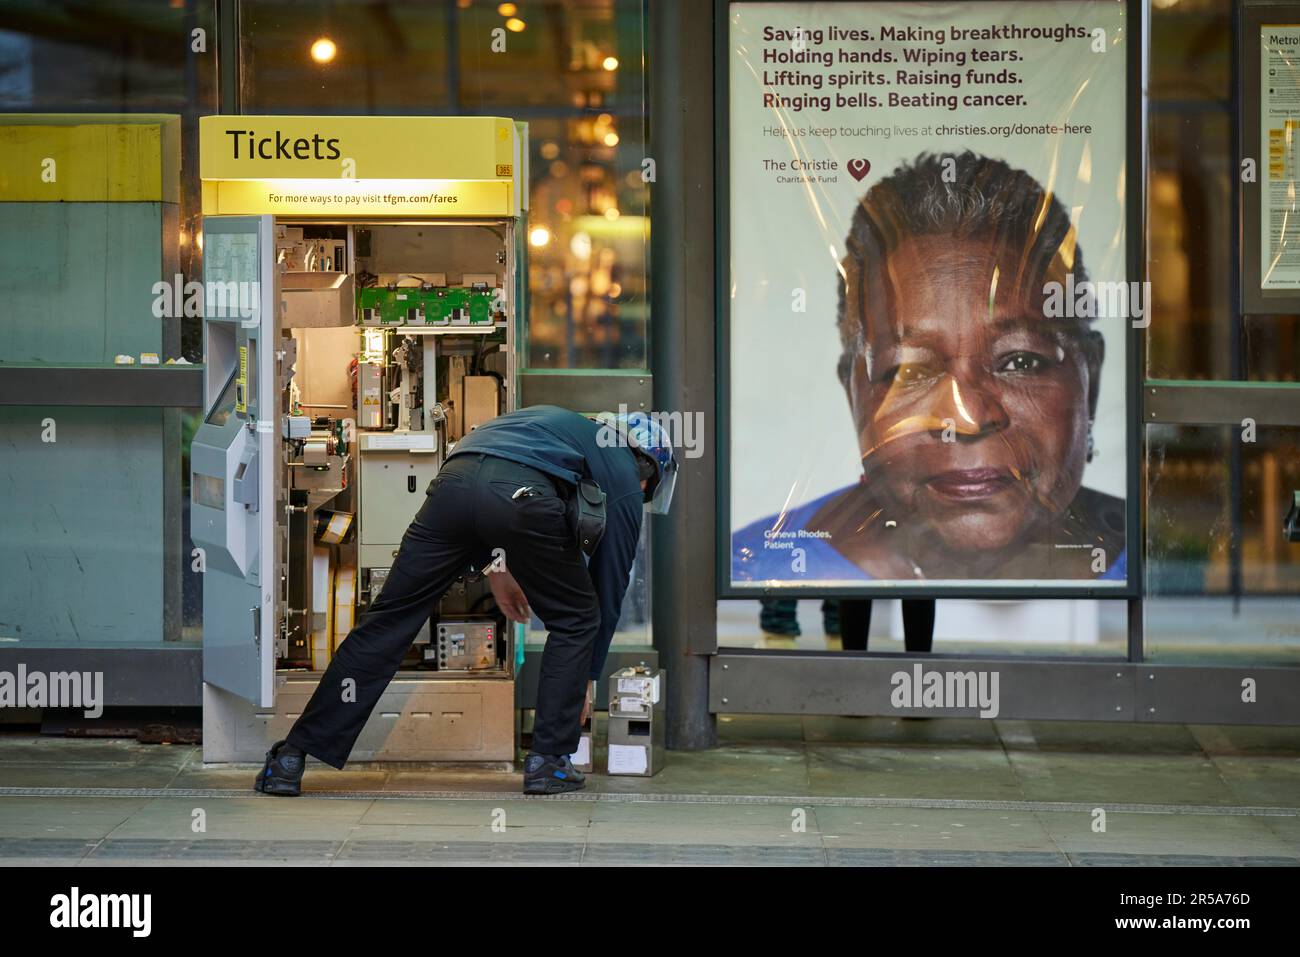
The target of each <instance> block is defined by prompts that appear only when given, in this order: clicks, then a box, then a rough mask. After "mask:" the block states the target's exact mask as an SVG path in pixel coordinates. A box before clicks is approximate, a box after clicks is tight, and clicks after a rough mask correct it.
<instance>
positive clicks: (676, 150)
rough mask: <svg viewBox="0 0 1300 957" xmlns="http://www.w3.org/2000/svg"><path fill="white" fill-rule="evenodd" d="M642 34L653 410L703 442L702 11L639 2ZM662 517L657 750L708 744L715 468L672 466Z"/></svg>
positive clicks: (708, 257)
mask: <svg viewBox="0 0 1300 957" xmlns="http://www.w3.org/2000/svg"><path fill="white" fill-rule="evenodd" d="M647 7H648V14H647V16H648V19H649V29H648V31H647V33H648V47H649V54H648V60H649V66H648V69H647V76H648V77H649V81H648V83H649V94H650V110H649V112H650V137H649V143H650V150H649V153H650V156H651V158H653V159H654V161H655V169H656V174H655V181H654V182H652V183H651V185H650V198H651V221H652V222H653V224H654V227H653V229H652V230H651V257H650V274H651V276H652V277H653V282H652V283H651V293H650V296H651V316H652V323H651V328H650V343H651V369H652V370H653V372H654V405H655V409H656V410H659V411H670V412H676V411H681V412H682V413H683V414H684V415H692V414H693V413H695V412H702V413H703V416H704V422H705V427H706V429H707V432H706V436H707V437H709V438H712V437H713V436H715V435H716V434H717V433H716V432H715V431H714V426H715V422H716V419H717V415H716V397H715V391H714V389H715V374H714V349H715V341H714V340H715V337H714V329H715V326H716V323H715V315H714V305H713V303H714V281H715V280H714V243H715V241H716V240H715V232H714V214H713V210H714V203H713V149H712V144H713V133H714V130H713V122H714V96H713V71H712V69H708V68H707V67H708V65H710V64H712V63H713V30H714V24H713V9H712V5H711V4H705V3H699V2H698V0H694V2H687V0H655V2H654V3H651V4H647ZM681 469H682V470H681V475H680V478H679V479H678V487H677V494H676V496H675V497H674V500H673V505H672V511H671V513H670V514H669V515H667V516H664V517H661V518H656V519H654V520H653V524H652V527H653V529H654V531H653V534H654V537H655V538H654V548H653V550H652V551H653V554H654V559H653V578H652V581H653V586H652V591H653V606H654V640H655V646H656V647H657V648H658V650H659V656H660V661H661V663H662V664H663V667H664V668H665V669H666V670H667V672H668V676H667V685H668V728H667V732H668V734H667V743H668V747H669V748H674V749H678V750H693V749H699V748H707V747H712V746H713V745H714V744H715V743H716V742H717V728H716V726H715V722H714V717H713V715H711V714H710V713H709V655H710V654H711V653H712V652H713V651H714V650H716V648H717V600H716V597H715V596H716V594H717V592H716V582H715V553H714V550H715V543H714V536H715V533H716V532H715V523H716V514H715V508H714V501H715V497H714V496H715V485H716V481H717V470H716V461H715V459H714V457H713V455H712V454H707V453H706V454H705V455H703V456H701V457H699V458H694V459H685V458H684V459H682V460H681Z"/></svg>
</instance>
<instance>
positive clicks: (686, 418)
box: [596, 402, 704, 459]
mask: <svg viewBox="0 0 1300 957" xmlns="http://www.w3.org/2000/svg"><path fill="white" fill-rule="evenodd" d="M630 412H631V410H630V409H628V407H627V404H626V403H623V402H620V403H619V405H618V416H619V418H623V417H625V416H627V415H629V414H630ZM645 417H646V418H647V419H649V420H650V421H652V422H653V423H655V425H657V426H659V428H661V429H662V430H663V431H664V434H665V435H667V436H668V441H670V442H672V444H673V452H674V453H675V454H677V455H678V456H679V457H680V458H687V459H698V458H699V457H700V456H702V455H703V454H704V413H703V412H647V413H645ZM596 444H597V445H599V446H600V447H601V448H602V449H613V448H627V446H628V440H627V436H626V435H624V434H623V433H622V432H621V431H619V430H618V429H616V428H613V427H611V426H610V425H609V424H608V423H605V425H604V427H603V428H601V430H600V431H599V432H597V433H596Z"/></svg>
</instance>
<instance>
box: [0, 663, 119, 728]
mask: <svg viewBox="0 0 1300 957" xmlns="http://www.w3.org/2000/svg"><path fill="white" fill-rule="evenodd" d="M0 708H80V709H81V710H82V714H84V715H85V716H86V717H87V718H98V717H99V716H100V715H102V714H103V713H104V672H102V671H48V672H46V671H28V670H27V665H25V664H23V663H21V662H20V663H19V665H18V670H17V672H13V671H0Z"/></svg>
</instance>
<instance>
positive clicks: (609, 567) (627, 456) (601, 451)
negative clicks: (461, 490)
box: [449, 405, 644, 681]
mask: <svg viewBox="0 0 1300 957" xmlns="http://www.w3.org/2000/svg"><path fill="white" fill-rule="evenodd" d="M602 428H603V426H602V425H601V424H600V423H598V422H593V421H592V420H591V419H589V418H587V417H586V416H584V415H579V414H578V413H577V412H571V411H569V410H568V409H562V408H560V407H559V406H554V405H534V406H529V407H528V408H526V409H519V410H518V411H515V412H509V413H507V414H505V415H500V416H497V417H496V418H495V419H491V420H489V421H487V422H484V423H483V424H482V425H480V426H479V427H478V428H477V429H475V430H474V431H473V432H471V433H470V434H469V435H467V436H465V437H464V438H463V439H461V440H460V441H459V442H458V443H456V448H455V449H454V450H453V451H452V453H451V456H455V455H459V454H460V453H461V452H478V453H481V454H483V455H492V456H495V457H496V458H502V459H509V460H510V461H511V462H519V463H520V464H522V465H528V466H531V467H532V468H535V469H537V470H538V471H540V472H545V473H546V474H547V475H552V476H554V477H556V478H558V479H560V480H562V481H565V482H568V483H569V484H570V485H576V484H577V482H578V480H579V479H581V478H589V479H592V480H593V481H594V482H595V483H596V484H597V485H599V486H600V487H601V488H602V489H603V490H604V492H605V496H606V500H605V535H604V537H603V538H601V540H600V544H599V545H597V546H596V551H595V552H594V553H593V554H592V556H591V558H590V560H589V561H588V562H587V571H588V573H590V575H591V582H592V584H593V585H594V586H595V588H596V600H597V602H598V603H599V605H600V630H599V631H597V632H596V644H595V648H594V650H593V653H592V657H591V680H592V681H598V680H600V677H601V672H602V670H603V669H604V667H605V658H606V656H607V655H608V654H609V643H610V641H611V639H613V637H614V629H615V627H616V626H617V625H618V616H619V612H620V610H621V609H622V607H623V594H624V593H625V592H626V591H627V585H628V579H629V578H630V577H631V574H632V562H633V561H635V559H636V546H637V540H638V539H639V538H640V536H641V511H642V505H643V499H644V495H643V493H642V491H641V478H640V476H639V475H638V474H637V468H636V460H635V459H633V457H632V454H631V452H630V451H629V450H628V449H626V448H623V447H618V446H614V447H609V448H603V447H601V446H600V445H599V444H597V441H596V435H597V433H599V432H600V430H601V429H602ZM451 456H449V458H450V457H451Z"/></svg>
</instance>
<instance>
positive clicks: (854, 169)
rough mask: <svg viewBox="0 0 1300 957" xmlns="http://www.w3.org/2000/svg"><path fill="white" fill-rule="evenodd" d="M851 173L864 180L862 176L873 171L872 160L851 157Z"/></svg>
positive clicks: (854, 176) (855, 177) (860, 180)
mask: <svg viewBox="0 0 1300 957" xmlns="http://www.w3.org/2000/svg"><path fill="white" fill-rule="evenodd" d="M848 166H849V175H850V176H852V177H853V178H854V179H856V180H857V181H858V182H859V183H860V182H862V177H864V176H866V175H867V174H868V173H870V172H871V161H870V160H864V159H851V160H849V163H848Z"/></svg>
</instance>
